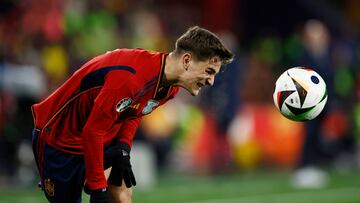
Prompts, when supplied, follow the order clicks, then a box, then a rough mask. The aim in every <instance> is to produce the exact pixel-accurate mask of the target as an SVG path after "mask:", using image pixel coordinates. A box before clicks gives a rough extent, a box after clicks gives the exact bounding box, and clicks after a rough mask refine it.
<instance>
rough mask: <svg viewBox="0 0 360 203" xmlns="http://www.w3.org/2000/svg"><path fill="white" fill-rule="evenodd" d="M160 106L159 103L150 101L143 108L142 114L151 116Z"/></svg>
mask: <svg viewBox="0 0 360 203" xmlns="http://www.w3.org/2000/svg"><path fill="white" fill-rule="evenodd" d="M158 105H159V102H158V101H156V100H149V101H148V102H147V104H146V106H145V107H144V108H143V110H142V112H141V113H142V114H143V115H146V114H149V113H151V112H152V111H153V110H154V108H155V107H157V106H158Z"/></svg>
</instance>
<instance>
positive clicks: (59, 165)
mask: <svg viewBox="0 0 360 203" xmlns="http://www.w3.org/2000/svg"><path fill="white" fill-rule="evenodd" d="M39 133H40V131H39V130H37V129H34V131H33V136H32V143H33V151H34V156H35V161H36V165H37V168H38V171H39V174H40V178H41V181H40V183H41V184H40V185H41V189H42V190H43V191H44V193H45V196H46V198H47V199H48V200H49V201H50V202H51V203H81V194H82V189H83V187H84V182H85V163H84V156H83V155H74V154H69V153H65V152H62V151H59V150H56V149H54V148H52V147H51V146H49V145H47V144H46V143H45V142H44V140H42V139H41V138H40V137H39ZM110 148H111V147H107V148H106V150H105V153H104V156H105V157H104V162H105V164H104V165H105V166H104V168H108V167H110V164H109V161H108V159H107V157H108V156H107V155H108V152H109V149H110Z"/></svg>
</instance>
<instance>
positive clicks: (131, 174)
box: [130, 171, 136, 186]
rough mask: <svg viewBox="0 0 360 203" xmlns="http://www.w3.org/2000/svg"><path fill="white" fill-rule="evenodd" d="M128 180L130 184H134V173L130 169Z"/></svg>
mask: <svg viewBox="0 0 360 203" xmlns="http://www.w3.org/2000/svg"><path fill="white" fill-rule="evenodd" d="M130 180H131V182H132V185H133V186H135V185H136V180H135V176H134V173H133V172H132V171H130Z"/></svg>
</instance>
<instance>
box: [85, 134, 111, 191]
mask: <svg viewBox="0 0 360 203" xmlns="http://www.w3.org/2000/svg"><path fill="white" fill-rule="evenodd" d="M83 143H84V160H85V174H86V183H87V184H88V186H89V188H90V190H97V189H100V188H106V187H107V183H106V179H105V175H104V166H103V165H104V164H103V163H104V161H103V157H104V152H103V143H102V135H96V134H94V133H93V132H91V131H89V130H86V129H85V130H83Z"/></svg>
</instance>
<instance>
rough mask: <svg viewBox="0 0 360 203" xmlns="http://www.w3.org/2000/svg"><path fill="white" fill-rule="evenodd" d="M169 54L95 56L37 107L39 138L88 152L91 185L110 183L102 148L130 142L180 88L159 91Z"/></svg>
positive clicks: (123, 52)
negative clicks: (142, 123) (141, 124)
mask: <svg viewBox="0 0 360 203" xmlns="http://www.w3.org/2000/svg"><path fill="white" fill-rule="evenodd" d="M165 60H166V54H164V53H158V52H149V51H145V50H142V49H117V50H114V51H111V52H107V53H106V54H103V55H100V56H98V57H95V58H93V59H92V60H90V61H89V62H87V63H86V64H84V65H83V66H82V67H81V68H80V69H79V70H78V71H76V72H75V73H74V74H73V75H72V76H71V77H70V78H69V79H68V80H67V81H66V82H65V83H64V84H63V85H62V86H61V87H59V88H58V89H57V90H56V91H55V92H54V93H52V94H51V95H50V96H49V97H47V98H46V99H45V100H44V101H42V102H40V103H38V104H35V105H33V107H32V110H33V116H34V121H35V126H36V128H38V129H40V130H41V134H40V136H41V137H42V139H44V140H45V142H46V143H47V144H48V145H50V146H52V147H53V148H55V149H58V150H61V151H64V152H67V153H72V154H84V158H85V167H86V179H87V183H88V184H89V187H90V189H93V190H95V189H99V188H105V187H106V186H107V184H106V180H105V176H104V171H103V170H104V168H103V153H104V152H103V149H104V146H105V145H107V144H109V143H110V142H112V141H113V140H118V141H122V142H126V143H127V144H129V145H130V146H131V144H132V140H133V137H134V134H135V131H136V129H137V127H138V125H139V122H140V119H141V117H142V116H143V115H146V114H149V113H151V112H152V111H153V110H154V109H155V108H157V107H158V106H160V105H162V104H164V103H165V102H166V101H168V100H169V99H171V98H173V97H174V96H175V95H176V94H177V92H178V91H179V88H178V87H170V88H169V89H168V90H167V91H165V92H163V93H159V90H158V88H159V84H160V81H161V78H162V75H163V74H164V67H165Z"/></svg>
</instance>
